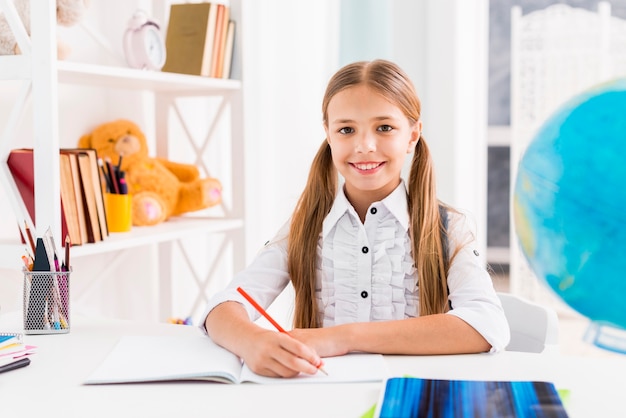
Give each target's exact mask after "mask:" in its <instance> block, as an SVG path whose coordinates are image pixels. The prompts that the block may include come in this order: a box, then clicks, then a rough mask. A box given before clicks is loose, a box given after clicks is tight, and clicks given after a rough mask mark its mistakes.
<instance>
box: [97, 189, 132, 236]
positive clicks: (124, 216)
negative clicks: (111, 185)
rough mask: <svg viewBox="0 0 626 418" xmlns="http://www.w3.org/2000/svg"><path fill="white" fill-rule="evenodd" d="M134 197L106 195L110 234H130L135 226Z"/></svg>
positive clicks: (105, 202)
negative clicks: (133, 216) (133, 214)
mask: <svg viewBox="0 0 626 418" xmlns="http://www.w3.org/2000/svg"><path fill="white" fill-rule="evenodd" d="M132 203H133V197H132V196H131V195H129V194H115V193H105V194H104V210H105V211H106V215H107V226H108V227H109V232H128V231H130V229H131V228H132V226H133V222H132V218H131V214H132Z"/></svg>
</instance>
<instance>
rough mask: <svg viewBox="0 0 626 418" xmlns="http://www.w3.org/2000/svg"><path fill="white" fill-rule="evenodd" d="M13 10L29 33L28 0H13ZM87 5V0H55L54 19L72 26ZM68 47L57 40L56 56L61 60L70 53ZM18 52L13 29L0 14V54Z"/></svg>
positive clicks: (80, 17) (59, 23)
mask: <svg viewBox="0 0 626 418" xmlns="http://www.w3.org/2000/svg"><path fill="white" fill-rule="evenodd" d="M13 4H14V6H15V10H16V11H17V14H18V16H19V17H20V19H21V20H22V23H23V24H24V28H25V29H26V33H27V34H28V35H30V0H13ZM88 6H89V0H56V21H57V24H58V25H61V26H66V27H69V26H73V25H75V24H76V23H78V22H79V21H80V20H81V19H82V17H83V14H84V13H85V10H86V9H87V7H88ZM70 49H71V48H70V47H69V45H68V44H66V43H65V42H63V41H60V40H57V58H58V59H60V60H63V59H65V58H67V56H68V55H69V54H70ZM17 54H20V48H19V46H18V44H17V41H16V39H15V36H14V35H13V31H12V30H11V27H10V26H9V23H8V21H7V20H6V17H5V16H4V14H0V55H17Z"/></svg>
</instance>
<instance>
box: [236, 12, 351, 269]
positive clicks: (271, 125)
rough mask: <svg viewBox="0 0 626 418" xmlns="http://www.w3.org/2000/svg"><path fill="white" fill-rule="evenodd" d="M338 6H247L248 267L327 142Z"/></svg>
mask: <svg viewBox="0 0 626 418" xmlns="http://www.w3.org/2000/svg"><path fill="white" fill-rule="evenodd" d="M339 4H340V3H339V2H337V1H333V0H316V1H313V2H300V1H297V2H294V1H290V0H255V1H245V2H244V7H243V8H242V12H243V19H242V20H243V23H242V25H241V28H242V32H241V36H243V38H242V43H243V57H242V59H243V74H242V76H243V81H244V102H245V104H244V106H245V107H244V111H245V116H244V119H245V121H246V122H245V123H246V125H245V135H246V142H247V144H246V153H247V155H246V172H247V195H248V197H247V203H246V204H247V230H246V233H247V253H246V254H247V258H248V259H249V260H250V259H251V257H253V256H254V254H255V253H256V252H257V251H258V249H259V248H260V247H261V246H262V245H263V244H264V243H265V241H267V240H269V239H271V238H272V237H273V235H274V234H275V233H276V231H277V230H278V228H280V226H281V225H282V224H283V223H284V222H285V221H286V220H287V219H288V217H289V216H290V214H291V212H292V210H293V207H294V205H295V204H296V201H297V199H298V196H299V195H300V193H301V191H302V189H303V188H304V185H305V182H306V177H307V175H308V170H309V166H310V163H311V161H312V159H313V156H314V155H315V152H316V151H317V149H318V147H319V145H320V143H321V142H322V141H323V139H324V131H323V128H322V116H321V103H322V97H323V94H324V89H325V87H326V83H327V82H328V79H329V78H330V76H331V75H332V74H333V73H334V72H335V71H336V70H337V68H338V67H337V62H338V59H337V57H338V46H339V43H338V38H339V35H338V21H339Z"/></svg>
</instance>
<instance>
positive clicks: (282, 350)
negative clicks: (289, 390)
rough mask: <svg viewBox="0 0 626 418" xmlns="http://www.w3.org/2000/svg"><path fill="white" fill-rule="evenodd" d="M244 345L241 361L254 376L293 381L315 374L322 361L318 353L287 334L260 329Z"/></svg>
mask: <svg viewBox="0 0 626 418" xmlns="http://www.w3.org/2000/svg"><path fill="white" fill-rule="evenodd" d="M249 337H250V338H246V340H247V341H245V342H243V344H242V346H243V347H244V348H242V356H241V357H242V358H243V360H244V362H245V363H246V364H247V365H248V367H249V368H250V369H251V370H252V371H253V372H255V373H256V374H259V375H262V376H269V377H294V376H297V375H298V374H300V373H306V374H315V373H317V367H316V366H317V365H319V364H320V363H321V362H322V360H321V359H320V356H319V355H318V354H317V352H316V351H315V350H314V349H312V348H310V347H308V346H307V345H305V344H304V343H302V342H301V341H298V340H297V339H295V338H293V337H291V336H290V335H289V334H286V333H281V332H276V331H272V330H266V329H262V328H261V329H259V330H258V331H256V332H254V333H253V334H252V335H250V336H249Z"/></svg>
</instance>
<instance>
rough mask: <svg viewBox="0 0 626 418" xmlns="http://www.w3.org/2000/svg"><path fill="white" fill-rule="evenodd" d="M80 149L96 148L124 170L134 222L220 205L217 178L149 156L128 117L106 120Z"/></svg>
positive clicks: (80, 143)
mask: <svg viewBox="0 0 626 418" xmlns="http://www.w3.org/2000/svg"><path fill="white" fill-rule="evenodd" d="M78 147H79V148H94V149H95V150H96V151H97V153H98V157H99V158H102V159H104V160H107V159H110V160H111V163H112V164H113V165H117V164H118V163H119V161H120V158H121V171H124V172H125V175H126V182H127V184H128V192H129V193H130V194H132V196H133V204H132V210H133V213H132V221H133V225H136V226H143V225H155V224H158V223H160V222H162V221H164V220H166V219H167V218H169V217H170V216H174V215H181V214H183V213H186V212H192V211H197V210H201V209H205V208H208V207H211V206H215V205H217V204H219V203H220V202H221V200H222V186H221V184H220V182H219V180H217V179H215V178H210V177H207V178H200V174H199V171H198V169H197V168H196V167H195V166H194V165H191V164H182V163H175V162H172V161H169V160H166V159H162V158H152V157H149V156H148V145H147V142H146V137H145V135H144V133H143V132H142V131H141V129H139V127H138V126H137V125H136V124H135V123H133V122H131V121H129V120H125V119H119V120H114V121H111V122H107V123H103V124H102V125H100V126H98V127H96V128H95V129H94V130H93V131H92V132H90V133H88V134H86V135H83V136H82V137H81V138H80V139H79V141H78Z"/></svg>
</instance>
